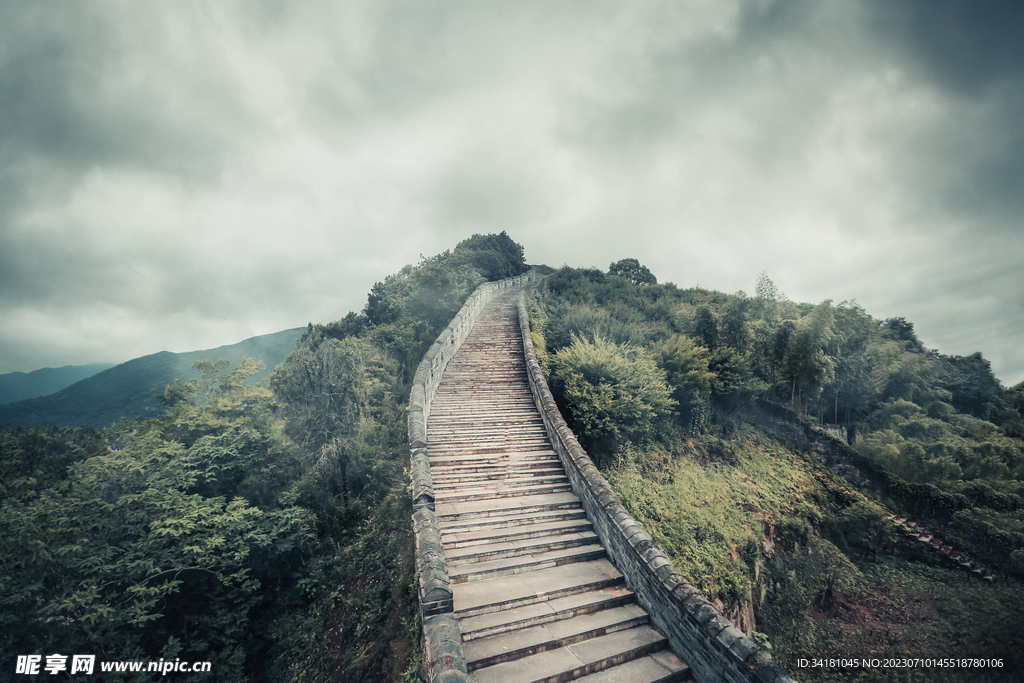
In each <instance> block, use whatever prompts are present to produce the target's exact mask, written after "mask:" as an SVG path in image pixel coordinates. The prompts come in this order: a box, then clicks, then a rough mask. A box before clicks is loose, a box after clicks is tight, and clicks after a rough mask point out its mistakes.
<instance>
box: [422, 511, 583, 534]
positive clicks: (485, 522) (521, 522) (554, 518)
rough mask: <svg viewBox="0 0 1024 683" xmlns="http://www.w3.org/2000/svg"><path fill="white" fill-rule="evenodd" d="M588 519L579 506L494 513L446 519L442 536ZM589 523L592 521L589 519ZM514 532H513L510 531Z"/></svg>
mask: <svg viewBox="0 0 1024 683" xmlns="http://www.w3.org/2000/svg"><path fill="white" fill-rule="evenodd" d="M581 520H582V521H587V514H586V512H584V510H583V508H582V507H580V506H579V505H577V507H569V508H559V509H555V510H542V511H539V512H524V513H515V514H505V515H494V516H490V517H477V518H471V519H463V520H458V521H454V520H453V521H446V522H444V523H443V524H442V528H441V534H442V538H448V537H455V538H462V537H463V535H465V534H473V533H482V532H485V531H486V532H494V531H495V530H497V529H520V528H529V527H531V526H534V525H543V524H546V523H554V522H569V521H575V522H578V521H581ZM587 523H588V524H589V523H590V522H589V521H587ZM510 533H512V532H510Z"/></svg>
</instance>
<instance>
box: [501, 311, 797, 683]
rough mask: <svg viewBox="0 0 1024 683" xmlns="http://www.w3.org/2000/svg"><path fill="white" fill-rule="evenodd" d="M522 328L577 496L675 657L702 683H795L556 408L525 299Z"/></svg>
mask: <svg viewBox="0 0 1024 683" xmlns="http://www.w3.org/2000/svg"><path fill="white" fill-rule="evenodd" d="M519 324H520V332H521V334H522V338H523V349H524V353H525V355H526V369H527V375H528V377H529V381H530V390H531V392H532V393H533V396H534V401H535V402H536V404H537V408H538V410H539V411H540V413H541V417H542V418H543V420H544V426H545V429H546V430H547V433H548V436H549V437H550V438H551V442H552V444H553V446H554V448H555V451H556V452H557V453H558V457H559V459H560V460H561V461H562V465H563V467H564V468H565V471H566V474H567V475H568V476H569V480H570V483H571V484H572V488H573V493H575V494H576V496H577V497H578V498H579V499H580V501H581V503H582V504H583V506H584V509H585V510H586V512H587V516H588V517H590V521H591V522H592V523H593V525H594V529H595V531H597V533H598V536H599V537H600V539H601V542H602V544H603V545H604V546H605V548H606V549H607V551H608V554H609V556H610V558H611V560H612V562H613V563H614V564H615V566H616V568H617V569H618V570H619V571H620V572H622V573H623V575H624V576H625V577H626V582H627V584H628V585H629V586H630V588H632V589H633V591H634V592H635V593H636V595H637V598H638V600H639V602H640V604H641V605H643V607H644V608H645V609H646V610H647V611H648V612H649V613H650V615H651V620H652V621H653V622H654V624H655V625H656V626H657V627H658V628H659V629H660V630H661V631H662V632H664V633H665V635H666V637H667V638H668V639H669V643H670V644H671V645H672V647H673V649H674V650H675V651H676V652H678V653H679V654H680V655H682V656H683V657H684V658H685V659H686V660H687V663H688V664H689V665H690V668H691V669H692V670H693V671H694V674H695V677H696V679H697V680H708V681H712V680H715V681H718V680H724V681H730V682H732V683H748V682H751V683H753V682H757V683H795V682H794V681H793V679H792V678H790V677H789V676H788V675H787V674H786V672H785V671H784V670H783V669H782V668H781V667H780V666H779V665H777V664H776V663H774V662H773V661H771V659H770V658H769V657H768V656H767V655H766V654H765V653H764V652H762V651H761V650H760V648H759V647H758V646H757V644H756V643H755V642H754V641H752V640H751V639H750V638H748V637H746V636H745V635H744V634H743V632H742V631H740V630H739V629H738V628H736V627H735V626H734V625H733V624H732V622H730V621H729V619H727V618H726V617H725V615H723V614H722V613H721V612H719V611H718V610H717V609H716V608H715V607H714V606H713V605H712V604H711V603H710V602H709V601H708V600H707V599H705V598H704V597H703V596H702V595H701V594H700V591H699V590H697V588H695V587H694V586H693V585H691V584H690V583H689V582H688V581H687V580H686V579H685V578H684V577H683V575H682V574H681V573H680V572H679V570H678V569H676V567H675V566H674V565H673V564H672V562H671V561H670V560H669V559H668V558H667V557H666V556H665V554H664V553H663V552H662V551H661V549H660V548H658V547H657V546H656V545H655V544H654V541H653V540H652V539H651V537H650V536H649V535H648V534H647V533H646V532H644V531H643V530H642V529H641V528H640V524H639V523H637V521H636V520H635V519H633V517H632V515H630V514H629V512H627V511H626V508H625V507H624V506H623V505H622V502H621V501H620V500H619V497H618V496H617V495H616V494H615V492H614V491H612V489H611V486H609V484H608V482H607V480H605V478H604V476H602V475H601V473H600V472H599V471H598V469H597V467H596V466H595V465H594V463H593V462H592V461H591V459H590V456H588V455H587V453H586V451H584V450H583V448H582V447H581V446H580V445H579V442H578V441H577V440H576V437H575V436H574V435H573V433H572V431H571V430H570V429H569V427H568V425H566V423H565V420H564V419H563V418H562V415H561V413H560V412H559V410H558V407H557V405H556V404H555V400H554V398H553V396H552V395H551V390H550V389H549V387H548V384H547V380H546V379H545V378H544V375H543V373H542V371H541V369H540V364H539V363H538V362H537V356H536V353H535V352H534V348H533V340H532V338H531V337H530V322H529V317H528V315H527V312H526V305H525V302H524V298H523V296H520V298H519Z"/></svg>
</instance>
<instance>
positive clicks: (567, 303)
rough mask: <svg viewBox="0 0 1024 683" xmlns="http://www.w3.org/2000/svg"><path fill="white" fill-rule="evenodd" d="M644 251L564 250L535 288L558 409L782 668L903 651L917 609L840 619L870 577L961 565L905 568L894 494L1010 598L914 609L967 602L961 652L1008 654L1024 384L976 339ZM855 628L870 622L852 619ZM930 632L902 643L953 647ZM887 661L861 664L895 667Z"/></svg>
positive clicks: (888, 588)
mask: <svg viewBox="0 0 1024 683" xmlns="http://www.w3.org/2000/svg"><path fill="white" fill-rule="evenodd" d="M644 271H646V269H644V268H643V267H642V266H640V264H639V263H638V262H636V260H635V259H624V260H622V261H618V262H616V263H613V264H611V266H610V268H609V271H608V272H602V271H600V270H597V269H575V268H568V267H566V268H562V269H561V270H559V271H558V272H556V273H555V274H554V275H552V276H551V277H549V278H548V279H547V280H546V281H545V284H544V286H543V287H542V289H541V291H540V292H539V294H538V296H537V297H536V299H534V300H533V301H531V302H530V304H529V309H530V313H531V324H532V326H533V335H534V343H535V344H534V345H535V347H536V348H537V350H538V353H539V356H540V360H541V364H542V367H543V368H544V370H545V372H546V373H547V375H548V377H549V381H550V384H551V386H552V390H553V392H554V394H555V398H556V401H557V402H558V403H559V407H560V408H561V409H562V410H563V413H564V415H565V416H566V419H567V421H568V422H569V423H570V426H571V427H572V428H573V430H574V432H575V433H576V434H577V436H578V437H579V438H580V441H581V442H582V444H583V445H584V447H585V448H587V449H588V451H589V452H590V455H591V457H592V458H593V459H594V460H595V461H596V462H597V463H598V465H599V467H600V468H601V469H602V471H603V472H604V473H605V475H606V476H607V478H608V479H609V481H610V482H611V484H612V486H613V488H615V490H616V491H617V492H618V494H619V495H620V497H621V498H622V500H623V502H624V504H625V505H626V506H627V508H629V509H630V511H631V513H632V514H633V515H634V516H635V517H636V518H637V519H638V520H639V521H640V522H641V523H642V524H644V525H645V527H646V528H647V530H648V531H649V532H650V533H651V535H652V536H653V537H654V538H655V539H656V540H657V541H658V542H659V543H660V544H661V546H662V547H663V549H665V551H666V552H667V553H668V555H669V556H670V557H671V558H672V559H673V561H674V562H675V563H676V565H677V566H678V567H679V568H680V569H681V570H682V571H683V572H684V574H686V575H688V576H689V578H690V580H691V581H692V582H693V583H694V584H695V585H697V586H698V587H699V588H701V590H702V591H703V592H704V593H705V594H706V595H708V596H711V597H714V598H716V599H719V600H721V603H722V605H723V608H724V609H725V610H726V611H727V613H728V614H729V615H730V616H731V618H733V620H734V621H736V622H737V623H739V624H740V625H741V626H742V627H743V628H745V629H749V630H753V631H754V632H755V638H756V639H759V640H761V641H762V642H764V643H766V644H770V643H771V642H774V643H775V653H776V655H777V657H778V658H780V661H782V662H789V663H790V664H788V666H790V667H791V668H792V662H793V661H794V660H795V658H796V657H800V656H808V654H810V653H814V652H817V653H824V652H833V653H836V656H839V655H841V654H843V653H844V652H845V654H850V652H851V651H850V650H846V651H844V650H842V646H843V645H844V644H845V645H848V646H853V644H854V643H856V644H857V645H856V646H858V647H859V646H861V645H866V646H870V647H871V648H873V649H872V650H870V651H871V652H887V653H891V654H897V653H903V654H909V653H910V652H911V651H910V650H903V649H901V648H903V647H904V646H903V644H902V642H903V641H901V637H902V636H903V635H904V632H903V629H905V628H910V626H909V624H911V623H912V621H904V622H900V623H899V624H898V625H894V626H892V628H891V629H890V630H889V631H887V633H888V634H889V635H887V636H886V637H885V638H875V637H874V636H873V635H871V633H869V631H870V629H863V633H862V632H861V630H857V629H860V626H861V625H862V624H860V625H858V626H857V629H853V626H851V625H850V623H847V622H844V621H843V618H844V615H846V616H849V617H850V619H851V623H856V622H857V620H856V619H853V617H852V616H850V615H852V614H854V613H856V615H857V616H859V617H861V622H863V621H865V620H866V621H871V620H872V619H874V618H875V617H874V616H872V614H871V613H872V610H873V609H874V608H875V605H876V604H877V601H881V602H884V600H882V598H881V597H879V596H883V597H884V598H885V600H888V599H890V598H893V596H894V595H895V596H906V595H911V594H913V595H917V594H919V593H920V592H921V591H924V590H931V591H933V592H934V593H936V594H937V593H943V594H945V593H948V592H949V589H947V588H945V587H943V588H941V589H940V588H939V587H937V586H936V585H935V584H939V583H942V582H946V583H949V584H956V585H959V584H960V583H962V582H964V581H965V580H966V577H965V576H964V575H963V574H961V573H958V572H957V571H956V570H953V569H948V570H939V569H936V570H934V572H932V573H931V574H929V575H928V579H927V581H926V582H925V583H924V584H922V583H921V582H916V583H915V582H914V581H910V580H904V578H903V574H902V573H901V572H903V571H904V569H903V568H905V567H906V566H908V565H909V564H910V563H908V562H907V561H906V560H900V559H898V558H894V557H893V556H892V555H890V554H887V553H889V552H891V549H892V548H893V547H894V540H895V539H894V536H893V534H894V529H893V527H892V524H891V523H890V522H889V521H888V519H887V513H888V510H890V509H891V510H892V511H894V512H896V513H899V514H901V515H913V516H914V518H915V519H917V520H918V521H919V522H924V523H927V524H929V525H931V526H932V528H934V529H937V530H939V531H940V532H941V533H942V534H943V537H944V538H946V539H947V540H948V541H951V542H953V543H954V544H955V545H956V547H957V548H958V549H960V550H961V551H966V552H967V554H968V556H970V557H973V558H974V559H976V560H980V561H982V562H983V563H984V565H985V566H986V567H989V568H995V569H996V570H997V571H998V572H1001V573H1002V576H1001V577H1000V580H1001V581H1005V582H1007V587H1006V588H1005V589H1001V594H1002V595H1003V596H1004V600H1003V601H1002V602H1000V601H991V600H989V599H988V598H987V597H986V598H983V599H982V600H981V601H982V602H984V603H985V604H986V605H989V606H990V607H992V610H991V611H990V612H989V613H987V614H986V615H984V618H978V617H976V615H973V614H965V613H962V612H961V613H958V612H956V610H947V611H945V612H943V614H942V615H941V616H935V615H934V614H932V615H929V616H928V617H927V618H929V619H931V618H934V619H939V620H941V623H945V624H949V623H952V622H955V621H957V620H958V619H960V620H964V621H970V622H971V623H973V624H974V625H975V626H978V632H977V633H974V634H973V635H971V634H966V635H965V634H964V629H962V628H957V629H955V630H956V632H957V633H958V634H960V635H959V636H958V638H959V640H958V645H959V646H960V647H961V648H967V650H964V649H961V650H959V652H962V653H970V654H976V653H982V652H984V653H987V654H988V655H989V656H1003V657H1007V661H1008V663H1009V664H1012V665H1013V666H1020V665H1021V661H1020V659H1019V657H1017V655H1016V654H1015V652H1016V651H1017V650H1016V648H1017V647H1018V646H1019V645H1021V644H1024V643H1021V641H1020V638H1019V637H1017V636H1012V637H1010V636H1009V634H1008V633H1007V634H1005V635H1007V636H1008V637H1007V638H1006V639H1004V640H1003V641H1002V642H999V643H995V642H993V641H992V640H991V639H989V638H988V637H987V635H986V633H987V631H993V630H998V631H999V632H1000V633H1003V632H1005V630H1006V629H1004V628H1002V624H1005V623H1006V622H1007V621H1012V620H1013V619H1014V618H1015V617H1014V616H1013V615H1014V614H1015V613H1016V612H1018V611H1019V610H1020V609H1021V608H1024V603H1022V597H1021V592H1020V591H1019V582H1018V581H1016V580H1015V579H1013V578H1010V577H1007V576H1006V575H1007V574H1010V575H1011V577H1012V575H1019V574H1024V500H1022V498H1021V493H1022V492H1024V441H1022V436H1024V430H1022V425H1024V422H1022V417H1021V416H1022V409H1024V401H1022V397H1024V392H1022V387H1015V388H1013V389H1005V388H1003V387H1002V386H1001V385H1000V384H999V382H998V381H997V380H996V378H995V377H994V376H993V375H992V372H991V369H990V367H989V364H988V362H987V361H986V360H985V359H984V358H983V357H982V356H981V354H973V355H971V356H967V357H950V356H944V355H942V354H940V353H938V352H937V351H934V350H930V349H927V348H925V347H924V346H923V344H921V342H920V340H918V339H917V337H916V335H915V334H914V330H913V325H912V324H911V323H909V322H908V321H906V320H904V319H902V318H894V319H889V320H876V319H874V318H872V317H871V316H870V315H868V314H867V312H866V311H864V310H863V309H862V308H861V307H860V306H858V305H857V304H856V303H854V302H843V303H841V304H839V305H833V303H832V302H831V301H824V302H822V303H819V304H801V303H795V302H792V301H790V300H788V299H787V298H786V297H785V296H784V295H783V294H782V293H781V292H780V291H779V290H778V288H777V287H776V285H775V284H774V283H773V282H772V281H771V280H770V279H769V278H768V276H767V275H766V274H765V273H762V274H761V275H760V276H758V278H757V281H756V283H755V295H754V296H753V297H750V296H747V295H745V294H744V293H743V292H738V293H736V294H724V293H721V292H715V291H709V290H705V289H701V288H691V289H681V288H678V287H676V286H675V285H673V284H671V283H663V284H658V283H657V280H656V278H654V276H653V274H651V275H650V277H647V275H645V274H644ZM638 378H643V379H642V381H638ZM641 385H642V386H641ZM825 423H830V424H832V425H835V426H837V427H841V428H843V429H845V430H846V433H847V434H848V435H849V440H850V442H851V443H852V444H853V445H854V446H855V450H850V449H846V451H845V455H844V457H845V458H846V460H847V461H848V462H851V463H852V464H853V465H855V466H856V468H857V471H858V472H859V475H858V476H859V477H866V478H867V479H868V480H869V482H870V483H869V485H868V486H867V487H866V488H865V489H864V492H862V491H861V490H858V488H856V487H855V486H852V485H851V484H850V483H849V482H847V481H845V480H844V479H842V478H840V477H839V476H837V475H836V474H834V473H833V472H831V470H828V469H827V468H825V467H824V466H823V465H822V463H821V462H820V461H819V460H818V458H817V457H815V456H813V455H811V454H810V453H809V452H808V450H807V449H808V448H809V443H808V441H807V438H806V437H805V430H811V431H813V430H814V429H815V428H816V426H817V425H823V424H825ZM837 431H838V429H837ZM815 438H820V440H821V443H823V444H825V446H824V447H826V448H831V449H836V448H839V446H835V445H828V444H829V443H830V442H829V439H830V437H827V436H824V435H822V436H820V437H815ZM840 450H841V449H840ZM865 494H867V495H865ZM866 552H867V554H865V553H866ZM869 558H870V559H869ZM878 563H882V565H884V566H885V567H888V569H887V570H883V569H882V565H880V564H878ZM906 571H910V570H906ZM880 582H881V583H880ZM929 582H930V583H929ZM922 585H929V586H932V587H931V588H927V589H925V588H921V586H922ZM1015 587H1016V588H1015ZM986 588H991V586H988V585H987V584H984V585H983V584H982V583H980V582H976V583H974V584H972V585H971V587H969V588H966V587H965V588H961V589H954V590H960V591H961V592H963V591H966V592H967V593H969V594H971V595H979V593H980V592H983V591H984V590H985V589H986ZM1015 591H1016V592H1015ZM1005 596H1015V597H1013V598H1012V599H1006V598H1005ZM900 599H901V600H902V599H903V597H900ZM858 601H859V602H858ZM957 604H958V605H960V607H959V608H958V609H961V610H963V609H964V607H963V605H965V604H966V603H965V602H958V603H957ZM907 609H908V610H910V611H911V612H913V614H914V615H915V616H913V617H912V619H916V618H917V616H916V615H917V612H916V611H915V610H917V609H918V608H917V607H914V608H913V609H911V608H910V607H908V608H907ZM844 610H847V611H845V612H844ZM857 610H860V611H859V612H858V611H857ZM910 618H911V617H908V619H910ZM921 618H922V619H924V618H925V617H921ZM986 620H989V621H986ZM936 623H938V622H936ZM980 624H985V626H984V627H981V626H979V625H980ZM851 629H853V630H851ZM759 631H763V632H764V633H766V634H767V636H765V635H763V634H761V633H759ZM854 632H856V633H857V634H861V633H862V635H863V637H861V635H858V636H857V638H855V639H846V640H844V638H847V636H849V635H850V634H851V633H854ZM928 633H929V634H930V635H929V637H928V639H918V640H908V641H907V642H908V643H910V644H913V643H918V644H920V645H921V648H920V649H919V650H916V651H915V652H916V653H917V654H916V656H921V655H922V653H924V652H930V653H933V654H935V655H936V656H947V655H948V652H947V651H946V650H945V644H944V643H943V642H942V639H941V633H939V632H937V631H936V632H932V631H931V630H929V631H928ZM908 635H909V633H908ZM915 638H916V635H915ZM972 638H973V640H972ZM1014 643H1016V645H1015V644H1014ZM1002 673H1005V672H1002ZM879 676H881V677H879ZM879 676H876V677H875V678H871V679H870V680H888V679H886V678H885V677H884V676H883V675H881V674H879ZM866 680H867V679H866ZM950 680H967V679H966V678H963V679H957V678H955V677H954V678H951V679H950ZM993 680H996V679H993Z"/></svg>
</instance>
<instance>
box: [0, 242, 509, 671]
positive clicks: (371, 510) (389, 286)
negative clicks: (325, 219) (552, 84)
mask: <svg viewBox="0 0 1024 683" xmlns="http://www.w3.org/2000/svg"><path fill="white" fill-rule="evenodd" d="M525 268H526V266H525V265H524V263H523V252H522V248H521V247H520V246H519V245H517V244H515V242H513V241H512V240H511V239H510V238H509V237H508V236H507V235H506V234H504V233H502V234H501V235H474V236H473V237H471V238H469V239H468V240H465V241H464V242H462V243H460V244H459V245H458V246H457V247H456V248H455V249H454V250H452V251H450V252H445V253H444V254H441V255H439V256H436V257H432V258H426V259H423V260H422V261H421V263H419V264H418V265H415V266H406V267H405V268H403V269H402V270H401V271H400V272H399V273H398V274H396V275H393V276H390V277H388V278H386V279H385V280H384V281H383V282H381V283H378V284H377V285H375V286H374V289H373V291H371V293H370V295H369V297H368V301H367V305H366V308H365V309H364V311H362V312H361V313H350V314H349V315H348V316H346V317H345V318H343V319H341V320H339V321H337V322H334V323H329V324H326V325H312V324H311V325H310V326H309V329H308V330H307V331H306V334H305V335H304V336H303V337H302V339H301V340H300V341H299V342H298V345H297V348H296V349H295V351H294V353H292V354H291V356H290V357H289V358H288V360H287V361H286V362H284V363H282V364H281V365H280V366H278V367H277V368H276V369H275V370H274V372H273V373H272V374H271V376H270V377H269V380H268V381H265V382H261V383H259V384H257V385H255V386H252V385H251V384H250V383H247V382H246V380H247V379H248V378H249V377H251V376H252V375H253V374H255V373H256V372H258V371H260V370H261V369H262V367H263V364H262V363H259V362H257V361H256V360H254V359H251V358H250V359H247V360H243V361H241V362H239V363H237V364H235V365H234V366H232V364H231V363H230V362H229V361H227V360H221V361H217V362H213V361H211V360H204V361H199V362H196V363H195V364H194V368H195V371H196V373H197V374H198V376H197V377H195V378H193V379H189V380H186V381H177V382H175V383H174V384H171V385H168V386H166V388H165V389H164V391H163V392H162V393H161V394H160V396H159V397H158V399H159V400H157V399H155V398H154V399H152V401H153V403H155V404H157V405H158V406H159V404H163V409H164V410H167V411H168V412H167V414H165V415H162V416H159V417H154V418H145V419H137V420H125V421H122V422H121V423H119V424H117V425H115V426H114V427H112V428H110V429H107V430H104V431H100V432H98V431H95V430H92V429H71V428H65V429H57V428H53V427H36V428H32V429H21V428H17V427H13V426H9V427H5V428H3V429H2V430H0V548H2V552H0V576H3V577H4V578H3V582H2V583H0V661H3V662H4V663H5V666H6V665H7V664H9V663H12V662H14V660H15V658H16V656H17V655H24V654H29V653H44V654H55V653H79V654H95V655H97V659H98V660H108V661H112V660H139V661H143V660H153V661H155V660H158V659H160V658H163V659H165V660H172V661H173V660H175V659H176V658H181V659H182V660H188V661H210V662H212V663H213V669H212V671H211V673H209V674H205V675H204V674H199V673H193V674H190V679H194V680H196V681H201V680H217V681H275V682H278V681H281V682H287V681H308V680H316V681H326V680H345V681H376V680H398V679H401V678H403V677H405V678H407V679H410V680H411V679H414V678H415V677H416V676H417V675H419V673H420V671H419V668H418V667H419V664H418V654H417V652H418V639H419V633H418V631H419V627H418V623H417V621H416V613H417V610H416V594H415V590H414V587H413V584H414V576H413V571H414V569H413V566H414V564H413V555H412V546H413V543H412V532H411V524H410V522H409V516H410V514H411V505H410V502H409V497H408V493H407V485H408V483H407V475H406V468H407V467H408V452H407V447H406V444H405V440H406V439H405V434H406V425H405V412H404V403H405V401H406V397H407V395H408V390H409V384H408V383H409V380H410V376H411V373H412V371H413V370H414V369H415V366H416V364H417V363H418V362H419V359H420V357H421V356H422V354H423V352H424V350H425V349H426V348H427V347H428V346H429V344H430V343H431V342H432V341H433V339H434V338H435V337H436V336H437V334H438V332H439V331H440V329H442V327H443V326H444V325H445V324H447V323H448V321H449V320H450V319H451V318H452V317H453V316H454V314H455V313H456V312H457V311H458V309H459V307H461V305H462V303H463V302H464V300H465V298H466V297H467V296H468V295H469V294H470V293H471V292H472V290H473V289H474V288H475V287H476V286H477V285H478V284H479V283H481V282H483V281H484V280H485V279H489V278H494V279H496V278H501V277H506V276H508V275H510V274H518V273H520V272H523V271H524V270H525ZM108 675H109V674H108ZM128 676H129V678H127V679H126V680H132V679H131V678H130V675H128ZM149 676H151V674H142V675H139V676H137V680H150V678H149Z"/></svg>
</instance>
